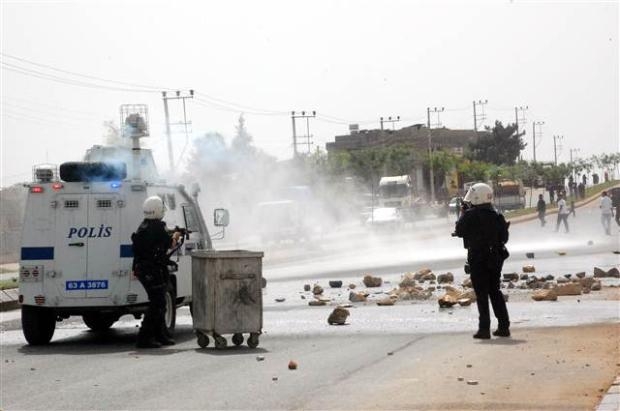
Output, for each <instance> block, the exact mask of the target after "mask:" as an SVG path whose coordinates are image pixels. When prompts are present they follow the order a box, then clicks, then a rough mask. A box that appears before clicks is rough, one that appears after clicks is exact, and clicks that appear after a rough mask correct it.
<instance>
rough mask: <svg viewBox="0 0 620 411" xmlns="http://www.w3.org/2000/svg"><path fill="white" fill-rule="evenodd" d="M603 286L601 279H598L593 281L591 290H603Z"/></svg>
mask: <svg viewBox="0 0 620 411" xmlns="http://www.w3.org/2000/svg"><path fill="white" fill-rule="evenodd" d="M601 288H602V284H601V282H600V281H599V280H596V281H594V282H593V283H592V286H591V287H590V290H592V291H601Z"/></svg>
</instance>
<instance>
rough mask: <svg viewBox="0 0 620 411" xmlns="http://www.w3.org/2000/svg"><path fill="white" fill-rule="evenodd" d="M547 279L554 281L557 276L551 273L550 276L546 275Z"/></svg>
mask: <svg viewBox="0 0 620 411" xmlns="http://www.w3.org/2000/svg"><path fill="white" fill-rule="evenodd" d="M545 280H547V281H553V280H555V277H554V276H552V275H551V274H549V275H548V276H546V277H545Z"/></svg>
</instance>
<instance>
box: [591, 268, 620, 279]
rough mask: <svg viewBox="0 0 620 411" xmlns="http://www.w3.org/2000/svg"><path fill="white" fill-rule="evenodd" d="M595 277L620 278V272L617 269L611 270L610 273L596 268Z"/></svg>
mask: <svg viewBox="0 0 620 411" xmlns="http://www.w3.org/2000/svg"><path fill="white" fill-rule="evenodd" d="M594 277H597V278H601V277H611V278H620V271H618V269H617V268H616V267H613V268H611V269H610V270H609V271H605V270H603V269H601V268H598V267H594Z"/></svg>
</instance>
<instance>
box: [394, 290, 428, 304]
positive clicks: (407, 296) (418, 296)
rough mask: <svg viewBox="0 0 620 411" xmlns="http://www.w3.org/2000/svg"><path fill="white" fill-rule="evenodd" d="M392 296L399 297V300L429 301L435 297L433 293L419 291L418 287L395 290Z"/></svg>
mask: <svg viewBox="0 0 620 411" xmlns="http://www.w3.org/2000/svg"><path fill="white" fill-rule="evenodd" d="M391 294H392V295H395V296H397V297H398V299H399V300H403V301H405V300H427V299H429V298H430V297H431V295H433V293H432V291H429V290H424V289H419V288H418V287H401V288H399V289H397V290H393V291H392V293H391Z"/></svg>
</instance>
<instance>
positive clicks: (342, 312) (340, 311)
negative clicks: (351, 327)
mask: <svg viewBox="0 0 620 411" xmlns="http://www.w3.org/2000/svg"><path fill="white" fill-rule="evenodd" d="M350 314H351V313H350V312H349V310H347V309H346V308H344V307H336V308H334V311H332V313H331V314H330V315H329V317H328V318H327V323H328V324H329V325H344V324H345V323H346V321H347V317H348V316H349V315H350Z"/></svg>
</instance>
